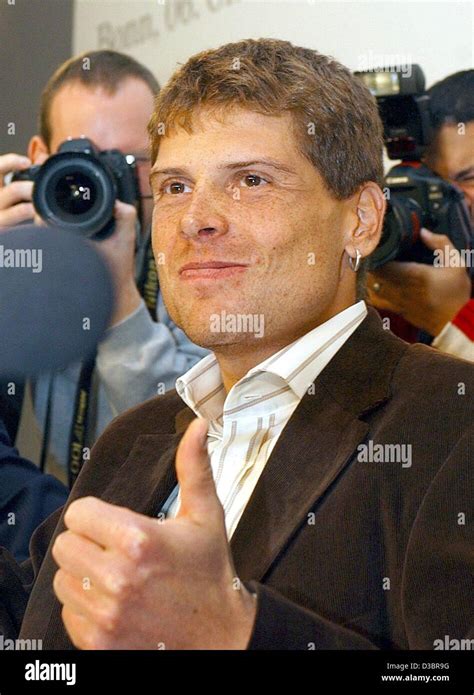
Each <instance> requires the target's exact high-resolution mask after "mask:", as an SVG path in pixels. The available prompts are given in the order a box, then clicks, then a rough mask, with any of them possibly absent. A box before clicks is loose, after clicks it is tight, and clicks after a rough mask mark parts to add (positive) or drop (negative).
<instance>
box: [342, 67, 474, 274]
mask: <svg viewBox="0 0 474 695" xmlns="http://www.w3.org/2000/svg"><path fill="white" fill-rule="evenodd" d="M409 67H410V70H407V71H405V72H402V71H397V70H395V71H386V70H385V69H384V68H379V69H377V70H375V71H374V72H356V73H355V74H356V75H358V76H359V77H361V78H362V80H363V81H364V83H365V84H366V86H367V87H368V88H369V90H370V91H371V92H372V94H373V95H374V96H375V97H376V99H377V104H378V107H379V112H380V117H381V119H382V123H383V127H384V141H385V146H386V148H387V155H388V157H389V158H390V159H393V160H401V163H400V164H398V165H396V166H394V167H392V168H391V169H390V171H389V172H388V174H387V176H386V177H385V183H386V189H385V193H386V197H387V212H386V215H385V220H384V226H383V230H382V237H381V240H380V243H379V245H378V247H377V248H376V249H375V251H374V252H373V253H372V254H371V256H370V258H369V267H370V268H372V269H374V268H377V267H379V266H382V265H384V264H385V263H387V262H388V261H394V260H397V261H416V262H418V263H426V264H433V259H434V257H433V251H431V250H430V249H428V248H427V247H426V246H425V244H424V243H423V241H422V240H421V239H420V229H421V227H426V228H428V229H430V230H431V231H432V232H436V233H438V234H445V235H447V236H448V237H449V238H450V240H451V241H452V243H453V245H454V246H455V247H456V248H457V249H458V250H459V251H462V250H464V249H465V250H469V249H471V247H472V245H473V241H474V230H473V226H472V221H471V218H470V214H469V209H468V207H467V205H466V202H465V200H464V194H463V193H462V191H461V190H460V189H458V188H457V187H456V186H453V185H452V184H450V183H449V182H448V181H446V180H444V179H442V178H441V177H439V176H438V175H437V174H435V173H434V172H433V171H431V169H429V168H428V167H427V166H426V165H425V164H423V162H422V157H423V154H424V152H425V151H426V148H427V146H428V145H429V144H430V143H431V142H432V139H433V136H434V131H433V127H432V124H431V115H430V108H429V95H428V94H426V93H425V91H424V90H425V77H424V74H423V71H422V70H421V68H420V66H419V65H411V66H409ZM471 273H472V269H471Z"/></svg>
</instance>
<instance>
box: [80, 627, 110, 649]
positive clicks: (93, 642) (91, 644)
mask: <svg viewBox="0 0 474 695" xmlns="http://www.w3.org/2000/svg"><path fill="white" fill-rule="evenodd" d="M81 642H82V645H81V646H82V648H83V649H87V650H97V649H107V647H108V645H109V642H108V639H107V635H106V634H104V631H103V630H102V628H100V627H95V628H92V629H90V630H87V632H86V633H85V634H84V635H83V637H82V640H81Z"/></svg>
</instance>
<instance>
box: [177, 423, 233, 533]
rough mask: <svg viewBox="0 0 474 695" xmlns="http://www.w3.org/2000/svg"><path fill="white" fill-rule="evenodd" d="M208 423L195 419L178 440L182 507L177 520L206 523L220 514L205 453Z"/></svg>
mask: <svg viewBox="0 0 474 695" xmlns="http://www.w3.org/2000/svg"><path fill="white" fill-rule="evenodd" d="M208 424H209V423H208V421H207V420H204V419H203V418H196V419H195V420H193V421H192V422H191V424H190V425H189V426H188V429H187V430H186V432H185V434H184V436H183V438H182V439H181V441H180V443H179V447H178V451H177V452H176V475H177V478H178V483H179V492H180V498H181V504H180V507H179V512H178V514H177V517H178V518H183V517H191V518H192V519H193V520H195V521H198V522H199V521H201V520H203V521H205V522H206V523H209V521H210V520H211V519H212V518H217V517H216V514H219V516H220V515H221V514H222V507H221V504H220V502H219V498H218V497H217V493H216V486H215V484H214V478H213V477H212V469H211V464H210V462H209V456H208V453H207V429H208Z"/></svg>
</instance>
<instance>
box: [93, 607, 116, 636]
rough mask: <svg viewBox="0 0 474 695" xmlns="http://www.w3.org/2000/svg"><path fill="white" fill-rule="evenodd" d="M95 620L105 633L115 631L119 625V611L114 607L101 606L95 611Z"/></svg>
mask: <svg viewBox="0 0 474 695" xmlns="http://www.w3.org/2000/svg"><path fill="white" fill-rule="evenodd" d="M96 622H97V624H98V626H99V628H100V629H101V630H103V631H104V632H106V633H107V634H111V633H114V632H117V630H118V629H119V626H120V612H119V610H118V609H117V608H116V607H108V608H103V609H102V610H99V611H97V613H96Z"/></svg>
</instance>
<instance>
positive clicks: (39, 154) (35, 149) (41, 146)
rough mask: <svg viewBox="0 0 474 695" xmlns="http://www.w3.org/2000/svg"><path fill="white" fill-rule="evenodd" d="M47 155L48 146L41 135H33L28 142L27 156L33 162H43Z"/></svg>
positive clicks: (48, 153)
mask: <svg viewBox="0 0 474 695" xmlns="http://www.w3.org/2000/svg"><path fill="white" fill-rule="evenodd" d="M49 155H50V152H49V148H48V146H47V144H46V143H45V141H44V140H43V138H42V137H41V135H34V136H33V137H32V138H31V140H30V142H29V144H28V157H29V158H30V159H31V161H32V162H33V164H44V162H45V161H46V160H47V159H48V157H49Z"/></svg>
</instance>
